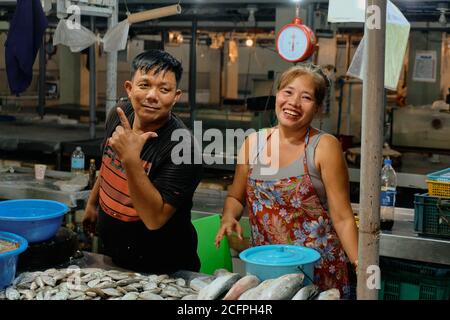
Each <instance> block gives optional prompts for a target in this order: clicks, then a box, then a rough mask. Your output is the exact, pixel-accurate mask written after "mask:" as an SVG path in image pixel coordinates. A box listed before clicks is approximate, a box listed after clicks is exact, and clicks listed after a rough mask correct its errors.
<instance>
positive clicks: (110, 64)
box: [105, 0, 119, 116]
mask: <svg viewBox="0 0 450 320" xmlns="http://www.w3.org/2000/svg"><path fill="white" fill-rule="evenodd" d="M118 20H119V0H116V3H115V6H114V9H113V13H112V15H111V17H109V18H108V28H109V29H111V28H112V27H114V26H115V25H116V24H117V22H118ZM116 100H117V51H113V52H108V53H107V54H106V105H105V116H107V115H108V113H109V111H110V110H111V109H113V108H114V106H115V105H116Z"/></svg>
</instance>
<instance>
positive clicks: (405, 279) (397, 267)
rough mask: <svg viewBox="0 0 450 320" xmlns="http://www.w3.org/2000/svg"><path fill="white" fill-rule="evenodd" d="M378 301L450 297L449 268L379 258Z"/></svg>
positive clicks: (447, 298) (445, 298)
mask: <svg viewBox="0 0 450 320" xmlns="http://www.w3.org/2000/svg"><path fill="white" fill-rule="evenodd" d="M380 268H381V290H380V293H379V299H380V300H449V299H450V268H448V267H447V268H446V267H443V266H440V265H435V264H430V263H419V262H412V261H408V260H401V259H393V258H386V257H380Z"/></svg>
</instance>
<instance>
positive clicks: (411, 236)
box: [193, 190, 450, 265]
mask: <svg viewBox="0 0 450 320" xmlns="http://www.w3.org/2000/svg"><path fill="white" fill-rule="evenodd" d="M225 197H226V191H221V190H197V192H196V193H195V195H194V206H193V217H195V218H198V217H200V216H202V215H208V214H221V213H222V209H223V204H224V201H225ZM352 208H353V212H355V213H358V209H359V205H358V204H352ZM244 216H245V215H244ZM380 256H385V257H392V258H400V259H407V260H414V261H422V262H430V263H437V264H444V265H450V239H437V238H429V237H423V236H419V235H418V234H417V233H416V232H414V209H404V208H396V211H395V222H394V227H393V228H392V231H382V232H381V233H380Z"/></svg>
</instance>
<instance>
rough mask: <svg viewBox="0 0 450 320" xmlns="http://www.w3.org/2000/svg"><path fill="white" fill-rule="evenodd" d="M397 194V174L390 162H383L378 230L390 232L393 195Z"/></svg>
mask: <svg viewBox="0 0 450 320" xmlns="http://www.w3.org/2000/svg"><path fill="white" fill-rule="evenodd" d="M396 193H397V174H396V173H395V170H394V168H393V167H392V160H391V159H389V158H387V159H385V160H384V166H383V168H382V169H381V199H380V229H381V230H388V231H389V230H392V226H393V225H394V212H395V195H396Z"/></svg>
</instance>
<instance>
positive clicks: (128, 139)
mask: <svg viewBox="0 0 450 320" xmlns="http://www.w3.org/2000/svg"><path fill="white" fill-rule="evenodd" d="M117 114H118V115H119V119H120V124H121V125H119V126H117V127H116V130H115V131H114V132H113V134H112V136H111V138H110V139H109V143H110V145H111V147H112V148H113V149H114V151H115V152H116V154H117V157H118V158H119V160H120V161H121V162H127V161H129V160H137V159H140V155H141V151H142V148H143V147H144V144H145V142H146V141H147V139H150V138H156V137H157V136H158V135H157V134H156V133H155V132H151V131H149V132H138V131H134V130H133V129H132V128H131V126H130V123H129V122H128V119H127V117H126V116H125V113H124V112H123V110H122V109H121V108H117Z"/></svg>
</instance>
